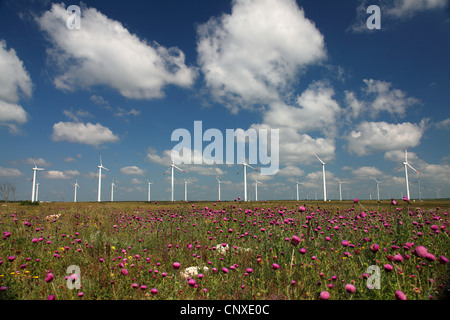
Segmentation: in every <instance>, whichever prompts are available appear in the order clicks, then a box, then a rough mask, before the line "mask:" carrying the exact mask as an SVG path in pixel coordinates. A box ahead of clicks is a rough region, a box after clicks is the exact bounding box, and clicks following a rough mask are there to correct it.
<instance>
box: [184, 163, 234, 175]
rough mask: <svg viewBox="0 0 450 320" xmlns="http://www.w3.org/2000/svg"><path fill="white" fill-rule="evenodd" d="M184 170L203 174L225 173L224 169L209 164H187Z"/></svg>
mask: <svg viewBox="0 0 450 320" xmlns="http://www.w3.org/2000/svg"><path fill="white" fill-rule="evenodd" d="M185 170H186V172H187V173H197V174H199V175H203V176H223V175H225V174H226V171H223V170H222V169H220V168H218V167H212V166H210V165H189V166H188V167H186V168H185Z"/></svg>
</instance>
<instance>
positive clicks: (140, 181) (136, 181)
mask: <svg viewBox="0 0 450 320" xmlns="http://www.w3.org/2000/svg"><path fill="white" fill-rule="evenodd" d="M142 183H144V182H143V181H142V180H139V179H138V178H133V179H131V184H142Z"/></svg>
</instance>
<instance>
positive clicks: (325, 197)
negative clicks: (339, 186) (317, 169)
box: [314, 153, 327, 201]
mask: <svg viewBox="0 0 450 320" xmlns="http://www.w3.org/2000/svg"><path fill="white" fill-rule="evenodd" d="M314 155H315V156H316V158H317V159H319V161H320V163H322V175H323V201H327V183H326V179H325V164H326V162H323V161H322V160H321V159H320V158H319V157H318V156H317V154H315V153H314Z"/></svg>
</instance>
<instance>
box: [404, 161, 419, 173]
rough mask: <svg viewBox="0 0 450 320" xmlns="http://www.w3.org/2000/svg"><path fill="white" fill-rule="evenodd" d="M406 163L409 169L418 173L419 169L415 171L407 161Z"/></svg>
mask: <svg viewBox="0 0 450 320" xmlns="http://www.w3.org/2000/svg"><path fill="white" fill-rule="evenodd" d="M406 164H407V165H408V167H410V168H411V169H413V170H414V171H415V172H417V173H419V171H417V170H416V169H414V168H413V167H412V166H411V165H410V164H409V163H406Z"/></svg>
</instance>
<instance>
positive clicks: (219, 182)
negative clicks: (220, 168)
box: [216, 177, 223, 201]
mask: <svg viewBox="0 0 450 320" xmlns="http://www.w3.org/2000/svg"><path fill="white" fill-rule="evenodd" d="M216 180H217V182H218V184H219V201H220V184H221V183H222V182H223V181H220V180H219V178H218V177H216Z"/></svg>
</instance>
